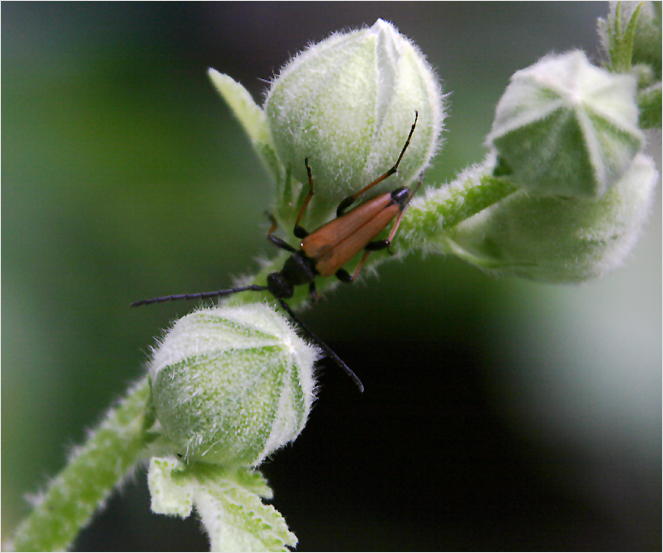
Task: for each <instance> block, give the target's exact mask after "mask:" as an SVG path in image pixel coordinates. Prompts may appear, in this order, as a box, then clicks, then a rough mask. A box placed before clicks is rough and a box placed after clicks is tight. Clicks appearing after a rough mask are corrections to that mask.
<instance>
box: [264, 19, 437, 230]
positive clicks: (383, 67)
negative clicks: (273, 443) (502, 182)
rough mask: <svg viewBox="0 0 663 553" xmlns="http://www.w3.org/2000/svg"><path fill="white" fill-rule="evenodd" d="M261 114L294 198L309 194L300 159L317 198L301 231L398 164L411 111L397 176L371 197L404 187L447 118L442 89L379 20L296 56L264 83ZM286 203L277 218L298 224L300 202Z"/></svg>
mask: <svg viewBox="0 0 663 553" xmlns="http://www.w3.org/2000/svg"><path fill="white" fill-rule="evenodd" d="M264 109H265V112H266V114H267V119H268V125H269V128H270V130H271V134H272V136H273V139H274V145H275V147H276V150H277V154H278V157H279V159H280V161H281V163H282V164H283V165H284V167H286V169H287V170H289V171H290V172H291V175H292V177H293V178H294V180H296V181H297V182H299V183H300V195H301V193H304V194H305V193H307V192H308V176H307V172H306V167H305V164H304V160H305V159H306V158H308V161H309V165H310V166H311V168H312V173H313V180H314V183H315V196H314V198H313V201H312V202H311V205H310V207H309V209H308V212H307V219H306V224H307V225H308V226H312V227H315V226H318V225H320V224H323V223H325V222H327V219H328V216H329V214H330V213H331V212H333V211H334V210H335V208H336V206H337V205H338V204H339V203H340V201H341V200H343V199H344V198H345V197H347V196H349V195H352V194H354V193H355V192H358V191H359V190H361V189H362V188H363V187H364V186H366V185H367V184H369V183H370V182H372V181H373V180H375V179H376V178H377V177H378V176H380V175H381V174H383V173H385V172H386V171H387V170H389V169H390V168H391V167H392V166H393V165H394V164H395V163H396V160H397V159H398V156H399V154H400V152H401V149H402V148H403V146H404V144H405V141H406V139H407V137H408V133H409V132H410V128H411V126H412V124H413V122H414V119H415V111H417V112H418V113H419V118H418V121H417V127H416V130H415V132H414V135H413V136H412V140H411V142H410V145H409V147H408V149H407V152H406V153H405V156H404V157H403V160H402V162H401V164H400V165H399V167H398V173H397V174H395V175H393V176H391V177H390V178H389V179H387V181H385V182H384V183H381V184H380V185H377V186H376V187H375V188H374V189H372V190H371V193H370V194H369V196H372V195H377V194H379V193H382V192H385V191H386V190H391V189H393V188H395V187H398V186H404V185H408V184H409V183H410V182H412V181H413V180H414V179H415V178H416V177H417V176H418V175H420V174H421V172H422V171H423V170H424V169H425V168H426V166H427V165H428V163H429V161H430V159H431V158H432V157H433V155H434V154H435V152H436V150H437V149H438V148H439V146H440V132H441V130H442V126H443V121H444V117H445V112H444V105H443V95H442V90H441V88H440V85H439V82H438V79H437V77H436V76H435V73H434V72H433V70H432V68H431V67H430V65H429V64H428V62H427V61H426V59H425V58H424V56H423V54H422V53H421V52H420V50H419V49H418V48H417V47H416V46H415V45H414V44H413V43H412V42H410V41H409V40H408V39H407V38H405V37H404V36H403V35H401V34H399V33H398V31H397V30H396V28H395V27H394V26H393V25H391V24H390V23H387V22H386V21H382V20H381V19H378V21H377V22H376V23H375V24H374V25H373V26H372V27H370V28H364V29H361V30H359V31H352V32H349V33H347V34H340V33H339V34H334V35H332V36H331V37H329V38H328V39H326V40H324V41H322V42H320V43H319V44H315V45H313V46H311V47H309V48H308V49H307V50H305V51H304V52H302V53H300V54H298V55H297V56H296V57H294V58H293V59H292V60H291V61H290V62H289V63H288V64H287V65H286V66H285V67H284V68H283V69H282V70H281V73H280V74H279V76H278V77H277V78H276V79H275V80H274V82H273V83H272V86H271V89H270V90H269V93H268V96H267V100H266V102H265V107H264ZM284 196H285V195H284ZM293 196H294V197H291V198H285V200H286V201H289V202H290V205H289V211H288V208H287V207H286V208H285V210H284V208H283V207H280V214H281V217H288V218H291V217H293V216H294V215H296V211H297V209H298V206H299V205H300V203H301V197H300V198H298V197H296V195H293ZM283 199H284V198H279V200H283Z"/></svg>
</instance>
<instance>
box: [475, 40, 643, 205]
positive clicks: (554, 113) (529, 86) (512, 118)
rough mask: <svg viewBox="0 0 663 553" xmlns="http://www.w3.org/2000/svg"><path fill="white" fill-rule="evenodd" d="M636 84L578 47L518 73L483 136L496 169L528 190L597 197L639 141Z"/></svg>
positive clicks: (629, 159) (620, 172) (619, 175)
mask: <svg viewBox="0 0 663 553" xmlns="http://www.w3.org/2000/svg"><path fill="white" fill-rule="evenodd" d="M635 88H636V82H635V79H634V78H633V77H632V76H630V75H623V74H614V73H610V72H609V71H607V70H605V69H600V68H598V67H595V66H593V65H592V64H591V63H589V61H588V60H587V57H586V56H585V54H584V53H583V52H579V51H576V52H571V53H568V54H564V55H559V56H548V57H545V58H543V59H542V60H540V61H539V62H538V63H536V64H534V65H533V66H531V67H529V68H527V69H523V70H521V71H518V72H516V73H515V74H514V75H513V77H511V83H510V84H509V86H508V87H507V89H506V91H505V92H504V96H502V99H501V100H500V102H499V104H498V106H497V110H496V114H495V122H494V123H493V129H492V132H491V134H490V135H489V137H488V145H489V147H492V148H494V149H495V150H496V151H497V153H498V155H499V159H500V171H501V172H502V174H505V175H508V177H509V178H510V179H511V181H512V182H514V183H515V184H517V185H518V186H520V187H522V188H524V189H525V190H528V191H529V192H530V193H533V194H537V195H543V196H566V197H572V198H590V199H596V198H600V197H601V196H603V195H604V194H605V193H606V192H607V191H608V189H609V188H610V187H612V186H613V185H615V184H616V183H617V182H619V181H620V180H621V178H622V176H623V175H624V174H625V173H626V171H627V170H628V168H629V166H630V165H631V162H632V161H633V158H634V157H635V155H636V154H637V153H638V152H639V151H640V150H641V148H642V146H643V142H644V136H643V133H642V132H641V131H640V129H639V128H638V108H637V104H636V101H635Z"/></svg>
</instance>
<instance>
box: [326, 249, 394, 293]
mask: <svg viewBox="0 0 663 553" xmlns="http://www.w3.org/2000/svg"><path fill="white" fill-rule="evenodd" d="M383 241H384V240H383ZM387 245H388V244H387ZM370 254H371V250H369V249H366V250H365V251H364V257H362V258H361V261H360V262H359V265H357V268H356V269H355V272H354V274H353V275H352V276H350V273H348V272H347V271H346V270H345V269H339V270H338V271H336V272H335V273H334V276H335V277H336V278H337V279H338V280H340V281H341V282H347V283H350V282H354V281H355V279H356V278H357V276H359V272H360V271H361V268H362V267H363V266H364V263H366V259H367V258H368V256H369V255H370Z"/></svg>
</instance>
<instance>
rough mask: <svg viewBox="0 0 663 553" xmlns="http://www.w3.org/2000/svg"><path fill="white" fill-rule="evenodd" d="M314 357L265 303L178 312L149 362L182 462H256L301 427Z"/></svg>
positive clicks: (159, 406)
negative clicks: (179, 314) (180, 313)
mask: <svg viewBox="0 0 663 553" xmlns="http://www.w3.org/2000/svg"><path fill="white" fill-rule="evenodd" d="M318 355H319V351H318V349H317V348H316V347H313V346H310V345H309V344H307V343H306V342H305V341H304V340H302V339H301V338H300V337H299V336H298V335H297V333H296V332H295V330H294V329H293V328H292V326H291V325H290V324H289V322H288V321H287V320H286V319H284V318H283V317H282V316H281V315H280V314H278V313H276V312H275V311H274V310H273V309H272V308H271V307H270V306H268V305H266V304H261V303H254V304H250V305H243V306H240V307H216V308H213V309H203V310H200V311H196V312H194V313H191V314H190V315H187V316H186V317H183V318H182V319H180V320H178V321H177V322H176V323H175V325H174V326H173V327H172V329H170V331H168V333H167V334H166V335H165V337H164V338H163V339H162V340H161V343H160V344H159V346H158V347H157V348H155V350H154V353H153V357H152V361H151V363H150V366H149V375H150V379H151V384H152V399H153V403H154V407H155V410H156V414H157V419H158V420H159V422H160V423H161V427H162V431H163V434H164V435H165V436H166V437H167V438H169V439H170V440H172V442H174V444H175V445H176V446H177V447H178V448H179V451H178V453H180V454H182V455H183V456H184V457H185V459H186V460H187V461H197V462H206V463H217V464H223V465H228V466H232V465H234V466H256V465H258V464H260V463H261V462H262V461H263V460H264V459H265V457H267V456H268V455H270V454H271V453H272V452H273V451H275V450H276V449H278V448H280V447H281V446H283V445H285V444H287V443H289V442H292V441H293V440H294V439H295V438H296V437H297V436H298V435H299V433H300V432H301V431H302V429H303V428H304V425H305V424H306V419H307V417H308V414H309V411H310V409H311V404H312V403H313V400H314V392H315V381H314V377H313V365H314V363H315V361H316V359H317V357H318Z"/></svg>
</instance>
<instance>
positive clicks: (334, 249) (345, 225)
mask: <svg viewBox="0 0 663 553" xmlns="http://www.w3.org/2000/svg"><path fill="white" fill-rule="evenodd" d="M418 118H419V114H418V113H417V112H415V118H414V123H413V124H412V128H411V129H410V134H409V135H408V137H407V140H406V141H405V145H404V146H403V149H402V150H401V153H400V155H399V156H398V160H397V161H396V163H395V164H394V166H393V167H392V168H391V169H389V170H388V171H387V172H386V173H384V174H383V175H381V176H380V177H378V178H377V179H375V180H374V181H373V182H372V183H370V184H369V185H367V186H365V187H364V188H362V189H361V190H360V191H359V192H357V193H356V194H354V195H352V196H348V197H347V198H345V199H344V200H343V201H342V202H341V203H340V204H339V206H338V209H337V211H336V218H335V219H334V220H332V221H330V222H329V223H327V224H325V225H323V226H321V227H320V228H319V229H317V230H315V231H313V232H311V233H308V232H307V231H306V230H304V229H303V228H302V227H301V226H299V223H300V221H301V219H302V217H303V216H304V212H305V211H306V207H307V206H308V204H309V202H310V201H311V198H312V197H313V194H314V191H313V174H312V171H311V167H310V166H309V164H308V158H306V159H305V161H304V163H305V165H306V171H307V174H308V181H309V192H308V194H307V196H306V198H305V199H304V202H303V204H302V207H301V209H300V210H299V214H298V216H297V219H296V221H295V228H294V234H295V236H296V237H297V238H300V239H302V241H301V243H300V247H299V249H295V248H293V247H292V246H291V245H290V244H288V243H287V242H285V241H284V240H282V239H280V238H278V237H276V236H274V235H273V233H274V231H275V230H276V228H277V223H276V219H275V218H274V217H273V216H272V215H271V214H269V213H268V214H267V215H268V216H269V218H270V220H271V222H272V226H271V228H270V229H269V232H268V233H267V239H268V240H270V241H271V242H272V243H273V244H275V245H276V246H277V247H279V248H281V249H283V250H286V251H289V252H291V253H292V255H291V256H290V257H289V258H288V259H287V260H286V262H285V264H284V265H283V269H281V271H278V272H274V273H270V274H269V275H267V286H258V285H256V284H252V285H250V286H242V287H239V288H231V289H228V290H216V291H214V292H199V293H195V294H175V295H171V296H161V297H158V298H152V299H148V300H141V301H137V302H134V303H132V304H131V306H132V307H138V306H140V305H149V304H152V303H162V302H166V301H176V300H192V299H207V298H214V297H219V296H228V295H231V294H236V293H238V292H246V291H254V292H261V291H265V290H267V291H269V292H270V293H271V294H272V295H273V296H274V297H275V298H276V299H277V301H278V302H279V303H280V304H281V306H282V307H283V309H285V311H286V312H287V313H288V314H289V315H290V317H292V319H294V320H295V321H296V322H297V323H298V324H299V325H300V326H301V327H302V328H303V329H304V331H305V332H306V333H307V334H308V335H309V336H310V337H311V338H312V339H313V340H314V341H315V342H317V343H318V344H319V345H320V346H321V347H322V349H323V350H324V351H325V352H326V353H327V354H328V355H329V356H330V357H331V358H332V359H334V361H335V362H336V364H337V365H338V366H339V367H341V368H342V369H343V370H344V371H345V372H346V373H347V374H348V375H349V376H350V377H351V378H352V379H353V380H354V381H355V383H356V384H357V386H358V387H359V389H360V390H361V391H363V390H364V386H363V385H362V383H361V381H360V380H359V378H357V376H356V375H355V373H354V372H353V371H352V370H351V369H350V368H349V367H348V366H347V365H346V364H345V363H344V362H343V361H342V360H341V359H340V358H339V357H338V356H337V355H336V354H335V353H334V352H333V351H332V349H331V348H330V347H329V346H327V344H325V343H324V342H323V341H322V340H320V338H318V337H317V336H316V335H315V334H314V333H313V332H312V331H311V330H310V329H309V328H308V327H306V326H305V325H304V324H303V323H302V322H301V321H300V320H299V319H298V318H297V316H296V315H295V314H294V312H293V311H292V309H291V308H290V306H289V305H288V304H287V303H286V302H285V300H286V299H289V298H291V297H292V296H293V294H294V288H295V286H299V285H302V284H308V285H309V292H310V295H311V299H312V300H313V302H315V301H316V300H317V294H316V289H315V279H316V277H318V276H323V277H325V276H332V275H335V276H336V277H337V278H338V279H339V280H341V281H343V282H352V281H353V280H355V279H356V278H357V275H359V272H360V271H361V269H362V267H363V266H364V263H365V262H366V259H367V258H368V256H369V255H370V253H371V252H372V251H377V250H382V249H384V248H388V247H389V244H391V241H392V240H393V238H394V236H395V235H396V232H397V230H398V227H399V225H400V223H401V220H402V218H403V214H404V213H405V208H406V207H407V205H408V204H409V203H410V200H411V199H412V197H413V196H414V194H415V193H416V191H417V189H418V188H419V186H420V185H421V181H419V183H418V184H417V186H416V187H415V189H414V190H413V191H412V193H410V189H409V188H408V187H406V186H402V187H400V188H397V189H396V190H393V191H391V192H386V193H385V194H381V195H380V196H377V197H375V198H372V199H371V200H368V201H366V202H364V203H362V204H361V205H359V206H357V207H356V208H354V209H352V210H350V211H348V212H347V213H345V210H346V209H347V208H349V207H350V206H351V205H352V204H353V203H354V201H355V200H356V199H357V198H358V197H359V196H361V195H362V194H364V193H365V192H367V191H368V190H370V189H371V188H373V187H374V186H375V185H376V184H378V183H380V182H382V181H383V180H385V179H386V178H388V177H389V176H391V175H393V174H394V173H395V172H396V171H397V170H398V165H399V164H400V162H401V160H402V159H403V155H404V154H405V150H407V147H408V146H409V144H410V139H411V138H412V134H413V133H414V129H415V127H416V126H417V120H418ZM394 219H396V223H395V224H394V227H393V228H392V230H391V232H390V233H389V237H388V238H387V239H386V240H374V238H375V237H376V236H377V235H378V234H380V233H381V232H382V231H383V230H384V229H385V228H386V227H387V225H388V224H389V223H391V221H393V220H394ZM362 250H363V251H364V255H363V257H362V258H361V260H360V262H359V264H358V265H357V268H356V269H355V272H354V274H353V275H352V276H350V274H349V273H348V272H347V271H346V270H345V269H343V265H345V264H346V263H347V262H348V261H349V260H350V259H352V258H353V257H354V256H355V255H357V254H358V253H359V252H360V251H362Z"/></svg>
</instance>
